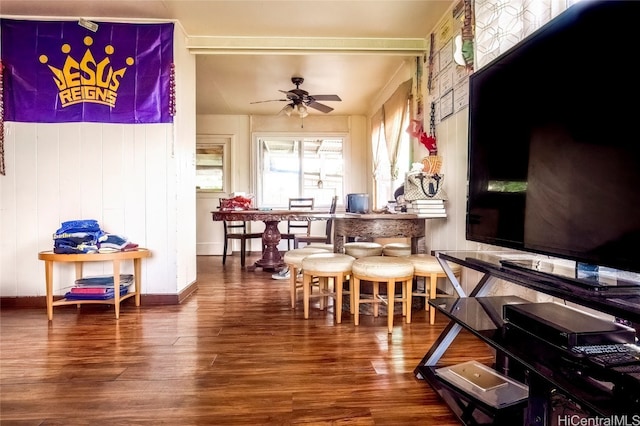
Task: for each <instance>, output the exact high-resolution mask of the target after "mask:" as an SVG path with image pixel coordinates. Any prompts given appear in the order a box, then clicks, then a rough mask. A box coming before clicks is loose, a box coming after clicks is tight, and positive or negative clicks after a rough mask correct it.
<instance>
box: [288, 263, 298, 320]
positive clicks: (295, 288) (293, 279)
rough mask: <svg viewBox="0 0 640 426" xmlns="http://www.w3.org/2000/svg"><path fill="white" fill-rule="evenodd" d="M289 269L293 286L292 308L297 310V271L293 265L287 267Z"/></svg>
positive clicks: (290, 281) (290, 283)
mask: <svg viewBox="0 0 640 426" xmlns="http://www.w3.org/2000/svg"><path fill="white" fill-rule="evenodd" d="M287 266H288V267H289V275H290V276H289V285H290V286H291V308H293V309H295V308H296V293H297V289H298V288H297V284H296V269H295V267H293V265H287Z"/></svg>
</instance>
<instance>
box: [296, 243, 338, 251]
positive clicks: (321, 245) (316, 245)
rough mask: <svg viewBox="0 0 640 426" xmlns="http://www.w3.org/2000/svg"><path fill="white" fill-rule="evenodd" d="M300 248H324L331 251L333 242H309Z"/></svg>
mask: <svg viewBox="0 0 640 426" xmlns="http://www.w3.org/2000/svg"><path fill="white" fill-rule="evenodd" d="M302 248H321V249H325V250H328V251H331V252H332V251H333V244H326V243H309V244H307V245H306V246H304V247H302Z"/></svg>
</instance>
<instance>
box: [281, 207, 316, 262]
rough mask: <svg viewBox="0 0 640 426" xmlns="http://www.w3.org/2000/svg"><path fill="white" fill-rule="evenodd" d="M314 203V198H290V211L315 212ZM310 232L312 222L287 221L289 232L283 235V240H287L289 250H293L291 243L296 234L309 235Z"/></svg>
mask: <svg viewBox="0 0 640 426" xmlns="http://www.w3.org/2000/svg"><path fill="white" fill-rule="evenodd" d="M313 201H314V200H313V198H289V210H301V211H309V210H313ZM310 231H311V221H310V220H302V221H300V220H289V221H287V232H285V233H282V234H281V239H282V240H287V250H291V241H293V240H294V238H295V236H296V234H303V235H309V232H310Z"/></svg>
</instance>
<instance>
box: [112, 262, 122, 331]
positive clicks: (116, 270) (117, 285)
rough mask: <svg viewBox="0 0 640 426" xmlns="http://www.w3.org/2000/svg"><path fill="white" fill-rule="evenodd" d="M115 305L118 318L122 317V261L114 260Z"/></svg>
mask: <svg viewBox="0 0 640 426" xmlns="http://www.w3.org/2000/svg"><path fill="white" fill-rule="evenodd" d="M113 305H114V306H115V308H116V319H118V318H120V261H119V260H114V261H113Z"/></svg>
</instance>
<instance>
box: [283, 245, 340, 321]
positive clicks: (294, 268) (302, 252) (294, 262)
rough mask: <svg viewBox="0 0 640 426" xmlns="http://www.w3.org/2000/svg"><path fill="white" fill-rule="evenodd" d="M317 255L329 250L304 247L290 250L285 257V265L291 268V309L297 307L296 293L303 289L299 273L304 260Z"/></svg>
mask: <svg viewBox="0 0 640 426" xmlns="http://www.w3.org/2000/svg"><path fill="white" fill-rule="evenodd" d="M315 253H329V251H328V250H325V249H321V248H310V247H303V248H298V249H293V250H289V251H288V252H286V253H285V254H284V256H283V259H282V260H283V261H284V263H286V264H287V266H288V267H289V282H290V286H291V307H292V308H294V309H295V307H296V293H297V291H298V289H299V288H302V287H303V286H302V283H299V282H298V272H300V269H301V268H302V259H304V258H305V257H307V256H310V255H312V254H315Z"/></svg>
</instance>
